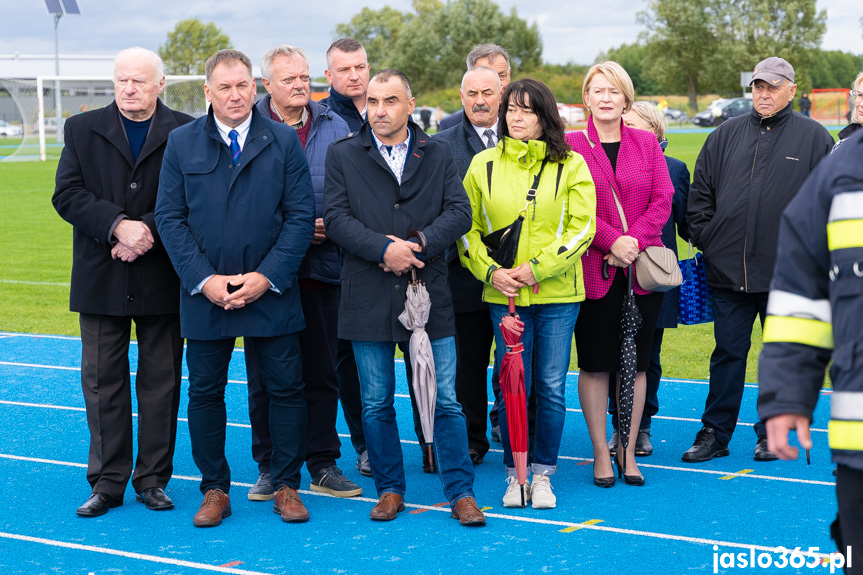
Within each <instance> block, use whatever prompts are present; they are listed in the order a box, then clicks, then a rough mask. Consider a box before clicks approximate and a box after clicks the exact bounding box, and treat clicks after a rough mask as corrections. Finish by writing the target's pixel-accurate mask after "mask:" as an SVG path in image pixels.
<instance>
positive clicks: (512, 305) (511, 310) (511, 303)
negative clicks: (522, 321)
mask: <svg viewBox="0 0 863 575" xmlns="http://www.w3.org/2000/svg"><path fill="white" fill-rule="evenodd" d="M509 315H515V298H512V297H511V298H509Z"/></svg>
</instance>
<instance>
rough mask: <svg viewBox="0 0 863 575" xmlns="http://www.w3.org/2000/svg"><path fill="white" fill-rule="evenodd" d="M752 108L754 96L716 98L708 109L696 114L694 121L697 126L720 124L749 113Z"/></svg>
mask: <svg viewBox="0 0 863 575" xmlns="http://www.w3.org/2000/svg"><path fill="white" fill-rule="evenodd" d="M751 109H752V98H731V99H728V100H715V101H714V102H713V103H711V104H710V106H708V107H707V109H706V110H704V111H702V112H698V113H697V114H695V117H694V118H692V121H693V123H694V124H695V125H696V126H701V127H702V128H708V127H710V126H718V125H719V124H721V123H722V122H724V121H725V120H727V119H729V118H733V117H735V116H741V115H743V114H748V113H749V111H750V110H751Z"/></svg>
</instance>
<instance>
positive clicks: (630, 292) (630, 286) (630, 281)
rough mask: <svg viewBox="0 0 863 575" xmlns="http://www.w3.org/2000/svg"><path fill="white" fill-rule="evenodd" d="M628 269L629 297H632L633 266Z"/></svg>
mask: <svg viewBox="0 0 863 575" xmlns="http://www.w3.org/2000/svg"><path fill="white" fill-rule="evenodd" d="M626 269H627V271H628V272H629V273H628V274H626V287H627V288H628V289H629V295H630V296H632V276H633V275H634V274H633V273H632V270H633V267H632V264H629V265H628V266H626Z"/></svg>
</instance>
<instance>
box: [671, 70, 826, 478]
mask: <svg viewBox="0 0 863 575" xmlns="http://www.w3.org/2000/svg"><path fill="white" fill-rule="evenodd" d="M796 92H797V84H795V83H794V68H793V67H792V66H791V64H789V63H788V62H786V61H785V60H783V59H782V58H777V57H771V58H767V59H765V60H762V61H761V62H759V63H758V64H757V65H756V66H755V71H754V73H753V76H752V99H753V108H752V112H751V113H749V114H746V115H743V116H737V117H735V118H732V119H730V120H728V121H727V122H724V123H723V124H722V125H721V126H719V128H717V129H716V130H715V131H714V132H712V133H711V134H710V135H709V136H708V137H707V141H706V142H705V143H704V147H703V148H702V150H701V153H700V154H699V155H698V160H697V161H696V163H695V173H694V174H693V180H692V187H691V188H690V192H689V200H688V203H687V210H686V221H687V224H688V226H689V235H690V237H691V238H692V243H693V244H695V245H696V246H698V248H699V249H701V251H702V252H704V261H705V263H706V265H707V283H708V284H710V286H711V287H712V288H713V314H714V323H713V334H714V338H715V339H716V347H715V349H714V350H713V354H712V355H711V357H710V390H709V392H708V394H707V400H706V401H705V406H704V413H703V414H702V416H701V422H702V424H703V427H702V429H701V430H700V431H699V432H698V433H697V435H696V436H695V442H694V444H693V446H692V447H691V448H690V449H689V450H688V451H686V453H684V454H683V457H682V459H683V461H686V462H688V463H702V462H705V461H709V460H710V459H713V458H714V457H724V456H726V455H728V454H729V450H728V442H729V441H730V440H731V435H732V434H733V433H734V429H735V427H736V426H737V416H738V414H739V413H740V405H741V402H742V400H743V386H744V379H745V374H746V358H747V356H748V353H749V347H750V345H751V337H752V324H753V323H754V322H755V319H756V317H760V318H761V322H762V327H763V324H764V319H765V316H766V315H767V295H768V291H769V289H770V281H771V279H772V277H773V267H774V264H775V262H776V246H777V241H778V237H779V219H780V216H781V215H782V211H783V210H784V209H785V207H786V206H787V205H788V204H789V202H791V199H792V198H793V197H794V196H795V194H797V190H799V189H800V186H801V185H802V184H803V182H804V181H805V180H806V177H807V176H808V175H809V173H810V172H811V171H812V170H813V169H814V168H815V166H816V165H817V164H818V162H819V161H821V159H822V158H823V157H824V156H826V155H827V154H829V153H830V150H831V149H832V147H833V137H832V136H831V135H830V134H829V132H827V130H826V129H824V127H823V126H822V125H820V124H819V123H818V122H816V121H814V120H810V119H809V118H806V117H805V116H803V115H801V114H798V113H797V112H795V111H794V110H793V109H792V106H791V101H792V100H793V99H794V95H795V93H796ZM754 431H755V434H756V436H757V437H758V440H757V442H756V444H755V452H754V457H755V460H756V461H775V460H776V455H774V454H773V453H771V452H770V451H769V450H768V448H767V431H766V429H765V427H764V423H763V422H760V421H759V422H758V423H756V424H755V427H754Z"/></svg>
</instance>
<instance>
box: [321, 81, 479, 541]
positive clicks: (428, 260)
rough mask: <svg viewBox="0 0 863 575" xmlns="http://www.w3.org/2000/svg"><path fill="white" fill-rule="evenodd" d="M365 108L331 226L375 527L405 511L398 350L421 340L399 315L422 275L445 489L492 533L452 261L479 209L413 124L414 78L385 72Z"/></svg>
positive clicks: (329, 210)
mask: <svg viewBox="0 0 863 575" xmlns="http://www.w3.org/2000/svg"><path fill="white" fill-rule="evenodd" d="M366 102H367V104H368V110H369V118H370V120H369V123H368V124H365V125H364V126H363V127H362V128H361V129H360V132H359V134H357V135H355V136H353V137H350V138H345V139H343V140H340V141H338V142H336V143H334V144H333V145H332V146H330V149H329V152H328V153H327V163H326V181H325V184H324V222H325V224H326V227H327V230H328V233H329V236H330V238H331V239H333V240H334V241H336V242H337V243H338V244H339V245H340V246H342V248H343V249H344V250H345V260H344V266H343V267H342V291H341V298H340V305H339V336H340V337H341V338H342V339H347V340H351V341H352V342H353V348H354V355H355V357H356V361H357V366H358V368H359V374H360V384H361V388H362V396H363V427H364V429H365V432H366V439H367V447H368V450H369V460H370V462H371V468H372V474H373V477H374V480H375V487H376V488H377V492H378V496H379V497H380V500H379V501H378V504H377V505H375V507H374V508H373V509H372V511H371V518H372V519H373V520H376V521H390V520H392V519H395V518H396V514H397V513H398V512H399V511H402V510H404V507H405V506H404V493H405V473H404V464H403V461H402V449H401V444H400V443H399V433H398V427H397V425H396V420H395V409H394V407H393V396H394V393H395V368H394V365H393V353H394V348H395V342H406V341H407V340H408V339H409V338H410V335H411V332H409V331H408V330H407V329H406V328H405V327H404V326H403V325H402V324H401V323H400V322H399V315H400V314H401V313H402V311H403V310H404V309H405V296H406V293H407V289H408V287H409V286H408V280H409V276H408V275H407V274H408V272H411V271H415V272H416V275H417V279H418V280H420V281H422V282H424V284H425V285H426V287H427V289H428V293H429V297H430V300H431V312H430V314H429V318H428V323H427V324H426V326H425V331H426V333H427V334H428V337H429V339H430V340H431V342H430V345H431V348H432V355H433V357H434V366H435V372H436V382H437V400H436V404H435V409H434V439H433V441H434V446H435V449H434V452H435V456H436V457H435V458H436V461H437V463H438V465H437V468H438V470H439V473H440V478H441V483H442V484H443V487H444V493H445V495H446V498H447V500H448V501H449V503H450V504H451V505H452V507H453V509H452V515H453V517H455V518H457V519H459V521H460V523H462V524H463V525H484V524H485V517H484V516H483V514H482V512H480V510H479V508H478V507H477V505H476V501H475V500H474V496H473V478H474V472H473V466H472V465H471V462H470V457H469V456H468V447H467V433H466V431H465V420H464V414H462V412H461V407H460V406H459V404H458V401H457V400H456V397H455V364H456V352H455V341H454V338H453V333H454V331H455V330H454V321H453V311H452V298H451V296H450V291H449V286H448V284H447V265H446V261H445V258H442V257H441V256H443V255H444V253H445V251H446V249H447V248H448V247H449V246H451V245H452V244H453V242H455V240H456V239H457V238H458V237H459V236H461V235H462V234H464V233H466V232H467V231H468V229H469V228H470V221H471V211H470V205H469V204H468V200H467V195H466V194H465V192H464V187H463V186H462V183H461V180H460V179H459V177H458V173H457V171H456V168H455V163H454V162H453V160H452V156H451V155H450V153H449V147H448V146H446V145H445V144H443V143H442V142H438V141H434V140H429V138H428V136H426V134H425V133H423V131H422V130H421V129H420V128H419V126H417V125H416V124H414V123H412V122H409V118H410V115H411V113H412V112H413V110H414V106H415V102H414V98H413V97H412V96H411V90H410V83H409V82H408V79H407V77H405V75H404V74H402V73H401V72H399V71H397V70H382V71H381V72H378V74H377V75H375V77H374V78H372V80H371V82H370V83H369V89H368V94H367V100H366ZM414 231H419V232H421V233H422V234H423V235H424V238H425V240H426V242H425V243H426V247H425V250H424V251H423V250H422V248H420V246H419V245H418V244H417V243H414V242H411V241H408V236H409V235H410V234H411V232H414ZM419 252H423V253H422V254H419ZM418 255H419V257H418ZM420 257H421V258H422V259H419V258H420ZM387 294H389V295H387Z"/></svg>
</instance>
